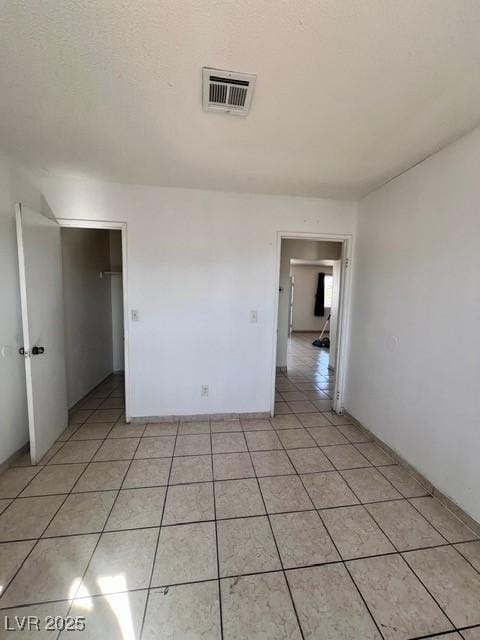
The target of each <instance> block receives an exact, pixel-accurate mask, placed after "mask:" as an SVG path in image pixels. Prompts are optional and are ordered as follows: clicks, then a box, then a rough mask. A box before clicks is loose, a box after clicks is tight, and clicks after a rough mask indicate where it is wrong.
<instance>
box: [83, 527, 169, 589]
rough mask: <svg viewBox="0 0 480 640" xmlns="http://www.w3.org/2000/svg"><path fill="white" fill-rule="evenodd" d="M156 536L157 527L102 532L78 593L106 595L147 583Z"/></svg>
mask: <svg viewBox="0 0 480 640" xmlns="http://www.w3.org/2000/svg"><path fill="white" fill-rule="evenodd" d="M157 537H158V529H134V530H130V531H114V532H108V533H103V534H102V536H101V538H100V540H99V542H98V546H97V548H96V549H95V553H94V554H93V556H92V559H91V561H90V565H89V567H88V570H87V572H86V574H85V578H84V579H83V582H82V586H81V593H82V592H83V593H88V594H90V595H102V594H103V595H106V594H107V593H118V592H120V591H125V590H126V589H127V590H129V589H143V588H145V587H148V584H149V581H150V574H151V571H152V566H153V559H154V555H155V546H156V543H157ZM80 575H81V574H80Z"/></svg>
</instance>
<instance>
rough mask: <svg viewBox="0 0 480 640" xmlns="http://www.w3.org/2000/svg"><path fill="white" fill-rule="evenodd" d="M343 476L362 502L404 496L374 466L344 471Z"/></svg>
mask: <svg viewBox="0 0 480 640" xmlns="http://www.w3.org/2000/svg"><path fill="white" fill-rule="evenodd" d="M342 476H343V478H344V480H346V481H347V482H348V485H349V486H350V488H351V489H352V491H354V493H355V494H356V496H357V497H358V498H359V500H360V501H361V502H378V501H379V500H394V499H395V498H401V497H402V496H401V495H400V494H399V493H398V491H397V490H396V489H395V488H394V487H393V486H392V485H391V484H390V482H388V480H387V479H386V478H384V477H383V476H382V474H381V473H380V472H379V471H378V470H377V469H375V468H373V467H367V468H365V469H352V470H348V471H342Z"/></svg>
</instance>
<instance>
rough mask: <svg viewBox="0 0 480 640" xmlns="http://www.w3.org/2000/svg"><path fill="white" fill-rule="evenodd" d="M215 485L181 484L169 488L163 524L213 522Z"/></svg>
mask: <svg viewBox="0 0 480 640" xmlns="http://www.w3.org/2000/svg"><path fill="white" fill-rule="evenodd" d="M213 519H214V508H213V483H212V482H202V483H198V484H180V485H175V486H172V485H170V486H169V487H168V491H167V499H166V502H165V512H164V514H163V521H162V524H164V525H167V524H181V523H186V522H198V521H201V520H213Z"/></svg>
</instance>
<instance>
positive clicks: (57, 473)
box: [21, 464, 87, 497]
mask: <svg viewBox="0 0 480 640" xmlns="http://www.w3.org/2000/svg"><path fill="white" fill-rule="evenodd" d="M86 467H87V465H86V464H59V465H52V466H47V467H43V469H42V470H41V471H40V473H39V474H38V475H37V476H35V478H34V479H33V480H32V482H31V483H30V484H29V485H28V486H27V488H26V489H25V490H24V491H23V492H22V494H21V496H22V497H26V496H47V495H54V494H56V493H69V491H71V490H72V488H73V486H74V485H75V483H76V482H77V480H78V479H79V477H80V476H81V475H82V473H83V471H84V470H85V469H86Z"/></svg>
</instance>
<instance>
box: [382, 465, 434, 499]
mask: <svg viewBox="0 0 480 640" xmlns="http://www.w3.org/2000/svg"><path fill="white" fill-rule="evenodd" d="M379 471H380V473H381V474H382V475H384V476H385V477H386V478H387V479H388V480H390V482H391V483H392V484H393V486H394V487H395V489H396V490H397V491H399V492H400V493H401V494H402V495H403V496H404V497H405V498H414V497H417V496H424V495H427V494H428V491H427V490H426V489H425V488H424V487H422V485H421V484H420V483H418V482H417V481H416V480H415V478H414V477H413V476H412V475H411V474H410V473H408V471H406V470H405V469H403V468H402V467H400V466H398V465H390V466H388V467H382V468H381V469H379Z"/></svg>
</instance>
